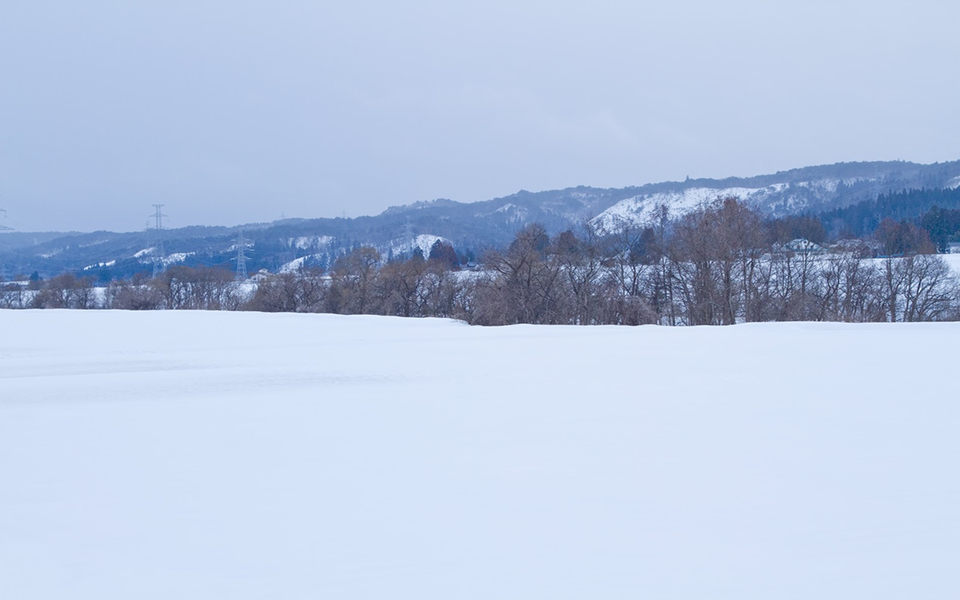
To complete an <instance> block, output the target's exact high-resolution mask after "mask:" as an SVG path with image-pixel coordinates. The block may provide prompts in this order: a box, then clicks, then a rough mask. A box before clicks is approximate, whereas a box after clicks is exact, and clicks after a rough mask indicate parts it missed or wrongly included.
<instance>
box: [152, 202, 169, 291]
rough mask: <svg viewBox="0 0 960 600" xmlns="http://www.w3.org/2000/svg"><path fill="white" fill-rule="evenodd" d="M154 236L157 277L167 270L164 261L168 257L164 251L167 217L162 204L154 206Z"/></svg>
mask: <svg viewBox="0 0 960 600" xmlns="http://www.w3.org/2000/svg"><path fill="white" fill-rule="evenodd" d="M153 208H154V213H153V218H154V227H153V231H154V235H155V236H156V250H157V256H154V257H153V276H154V277H157V276H159V275H161V274H162V273H163V272H164V271H165V270H166V268H167V265H166V263H164V261H163V259H164V257H165V256H166V254H167V253H166V251H165V250H164V249H163V218H164V217H166V216H167V215H165V214H163V211H162V210H161V209H162V208H163V205H162V204H154V205H153Z"/></svg>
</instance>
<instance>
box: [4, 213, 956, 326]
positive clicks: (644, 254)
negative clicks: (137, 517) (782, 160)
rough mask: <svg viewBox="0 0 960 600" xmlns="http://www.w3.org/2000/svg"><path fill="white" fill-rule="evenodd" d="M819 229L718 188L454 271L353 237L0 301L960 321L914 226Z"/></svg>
mask: <svg viewBox="0 0 960 600" xmlns="http://www.w3.org/2000/svg"><path fill="white" fill-rule="evenodd" d="M941 216H942V215H941ZM948 216H949V215H948ZM944 218H946V217H944ZM951 218H952V217H951ZM825 239H826V232H825V230H824V227H823V224H822V221H820V220H818V219H817V218H815V217H789V218H785V219H776V220H765V219H764V218H763V217H762V216H761V215H759V214H758V213H756V212H755V211H753V210H751V209H749V208H748V207H746V206H745V205H743V204H742V203H740V202H739V201H738V200H736V199H734V198H728V199H725V200H718V201H716V202H714V203H712V204H709V205H704V206H702V207H700V208H699V209H697V210H695V211H693V212H690V213H687V214H685V215H683V216H681V217H680V218H678V219H671V218H670V215H669V212H668V211H667V209H666V208H662V207H661V208H660V209H658V213H657V215H656V218H655V219H654V222H653V223H651V224H649V225H648V226H646V227H634V228H625V229H623V230H621V231H619V232H617V233H615V234H612V235H604V234H602V232H599V231H597V230H596V229H593V228H591V227H590V226H588V225H584V226H583V227H582V228H580V229H579V230H578V231H572V230H568V231H563V232H561V233H558V234H555V235H550V234H549V233H548V231H547V230H546V229H545V228H544V227H543V226H542V225H539V224H532V225H528V226H526V227H525V228H523V229H522V230H521V231H519V232H518V233H517V234H516V236H515V237H514V239H513V241H512V243H510V245H509V246H508V247H506V248H503V249H500V250H491V251H488V252H486V253H485V254H484V255H483V257H482V259H481V261H480V266H479V268H478V269H477V270H476V271H473V270H461V269H459V268H458V257H457V253H456V252H455V251H454V249H453V248H452V247H451V246H450V245H449V244H446V243H444V242H438V243H437V244H435V245H434V247H433V248H432V249H431V251H430V252H429V255H428V256H424V255H423V253H422V252H420V251H415V252H414V253H413V255H412V256H409V257H405V258H402V259H394V260H385V259H384V257H382V256H381V255H380V253H379V252H378V251H377V250H376V249H374V248H370V247H360V248H357V249H354V250H353V251H351V252H349V253H347V254H345V255H343V256H340V257H338V258H337V259H336V260H335V261H334V262H333V265H332V266H331V267H330V268H329V269H326V270H320V269H301V270H298V271H296V272H288V273H279V274H270V275H264V276H261V277H260V280H259V281H257V282H256V283H255V284H250V283H238V282H236V281H234V279H233V274H232V273H230V272H229V271H226V270H222V269H216V268H192V267H186V266H175V267H172V268H170V269H168V270H167V271H166V272H165V273H163V274H162V275H161V276H159V277H156V278H148V277H147V276H146V275H139V276H136V277H134V278H132V279H127V280H122V281H115V282H112V283H110V285H109V286H108V287H106V288H95V287H94V286H93V281H92V280H90V279H85V278H78V277H76V276H74V275H70V274H64V275H60V276H58V277H54V278H51V279H50V280H47V281H44V282H34V285H32V286H23V285H17V286H13V287H11V286H9V285H8V286H7V287H6V288H5V289H4V291H3V294H2V295H0V305H3V306H7V307H24V308H26V307H33V308H117V309H132V310H159V309H165V310H182V309H203V310H253V311H264V312H323V313H336V314H377V315H394V316H404V317H450V318H456V319H462V320H464V321H466V322H468V323H471V324H477V325H510V324H518V323H543V324H575V325H603V324H618V325H640V324H653V323H656V324H662V325H730V324H734V323H742V322H759V321H796V320H804V321H846V322H884V321H886V322H898V321H934V320H956V319H958V318H960V287H958V282H957V279H956V278H955V277H954V275H953V274H952V273H951V271H950V269H949V267H948V265H947V263H946V262H945V260H944V259H943V258H942V257H941V256H939V255H937V254H935V253H934V252H935V251H936V249H937V248H936V246H937V244H935V243H934V242H933V241H932V240H931V239H930V235H929V234H928V230H927V229H925V228H924V227H922V226H920V225H918V224H916V223H913V222H909V221H901V222H895V221H892V220H886V221H883V222H881V223H880V224H879V225H878V227H877V230H876V231H875V233H874V235H873V236H871V237H870V238H869V239H847V240H841V241H839V242H838V243H837V244H835V245H834V247H833V248H832V249H830V250H829V251H827V250H824V249H823V248H821V247H820V246H818V244H819V243H823V242H824V241H825ZM30 287H33V288H34V289H32V290H31V289H29V288H30Z"/></svg>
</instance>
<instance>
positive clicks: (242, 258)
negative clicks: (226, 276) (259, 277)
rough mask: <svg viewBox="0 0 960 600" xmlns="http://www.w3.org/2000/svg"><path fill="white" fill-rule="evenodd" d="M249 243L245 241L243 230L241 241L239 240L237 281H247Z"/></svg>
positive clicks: (241, 231)
mask: <svg viewBox="0 0 960 600" xmlns="http://www.w3.org/2000/svg"><path fill="white" fill-rule="evenodd" d="M246 251H247V242H246V241H244V239H243V230H242V229H241V230H240V239H238V240H237V281H246V280H247V254H246Z"/></svg>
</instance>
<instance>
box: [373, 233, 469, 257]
mask: <svg viewBox="0 0 960 600" xmlns="http://www.w3.org/2000/svg"><path fill="white" fill-rule="evenodd" d="M438 241H440V242H446V243H448V244H451V245H452V243H451V242H450V240H448V239H447V238H445V237H441V236H439V235H430V234H428V233H421V234H419V235H417V236H415V237H414V238H413V239H411V240H408V241H406V242H394V243H393V245H392V246H391V248H390V249H389V251H388V252H387V253H392V254H393V255H394V256H403V255H405V254H409V253H412V252H413V251H414V250H415V249H416V248H420V251H421V252H423V256H424V258H427V257H429V256H430V250H431V249H433V245H434V244H435V243H437V242H438ZM387 253H384V258H386V254H387Z"/></svg>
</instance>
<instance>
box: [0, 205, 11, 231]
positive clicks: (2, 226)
mask: <svg viewBox="0 0 960 600" xmlns="http://www.w3.org/2000/svg"><path fill="white" fill-rule="evenodd" d="M0 212H2V213H3V218H4V219H6V218H7V211H5V210H3V209H2V208H0ZM0 231H13V227H7V226H6V225H3V224H2V223H0Z"/></svg>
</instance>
